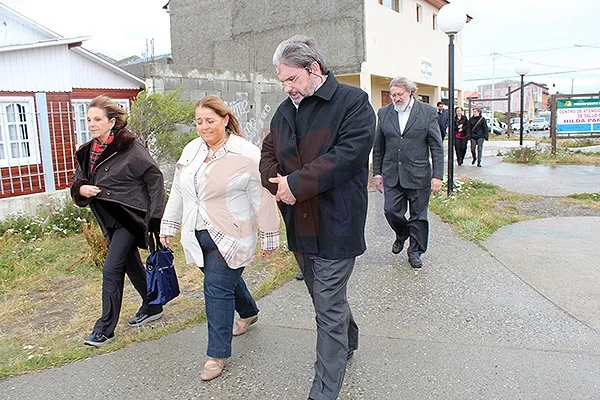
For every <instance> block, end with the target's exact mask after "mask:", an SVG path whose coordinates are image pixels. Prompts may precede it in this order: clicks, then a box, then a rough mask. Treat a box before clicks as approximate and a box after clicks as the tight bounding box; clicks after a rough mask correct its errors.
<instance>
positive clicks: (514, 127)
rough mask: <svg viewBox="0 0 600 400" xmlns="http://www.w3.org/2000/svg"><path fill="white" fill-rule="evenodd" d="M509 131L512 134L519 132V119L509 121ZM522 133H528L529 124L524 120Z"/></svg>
mask: <svg viewBox="0 0 600 400" xmlns="http://www.w3.org/2000/svg"><path fill="white" fill-rule="evenodd" d="M510 130H511V131H513V132H519V131H520V130H521V121H520V120H519V118H511V119H510ZM523 132H526V133H529V124H528V123H527V120H526V119H524V120H523Z"/></svg>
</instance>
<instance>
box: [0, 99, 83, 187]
mask: <svg viewBox="0 0 600 400" xmlns="http://www.w3.org/2000/svg"><path fill="white" fill-rule="evenodd" d="M44 99H45V98H44ZM36 108H37V109H36ZM44 134H45V135H46V136H44ZM48 139H49V140H48ZM75 143H76V140H75V125H74V116H73V107H72V105H71V103H70V102H69V101H47V102H45V101H44V102H42V103H41V104H40V102H39V101H38V100H37V97H36V101H35V102H34V98H33V97H3V98H1V99H0V198H6V197H14V196H20V195H24V194H31V193H40V192H44V191H47V189H48V188H52V190H55V189H64V188H66V187H68V186H69V183H70V179H71V177H72V175H73V171H74V169H75V157H74V153H75V150H76V144H75Z"/></svg>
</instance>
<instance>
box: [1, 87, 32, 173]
mask: <svg viewBox="0 0 600 400" xmlns="http://www.w3.org/2000/svg"><path fill="white" fill-rule="evenodd" d="M34 110H35V108H34V103H33V98H32V97H0V167H12V166H19V165H32V164H39V162H40V156H39V142H38V135H37V130H36V122H35V121H36V117H35V111H34Z"/></svg>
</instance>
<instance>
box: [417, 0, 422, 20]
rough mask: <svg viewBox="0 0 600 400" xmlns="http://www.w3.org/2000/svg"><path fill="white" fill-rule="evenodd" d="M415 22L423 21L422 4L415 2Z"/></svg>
mask: <svg viewBox="0 0 600 400" xmlns="http://www.w3.org/2000/svg"><path fill="white" fill-rule="evenodd" d="M417 22H423V6H422V5H420V4H417Z"/></svg>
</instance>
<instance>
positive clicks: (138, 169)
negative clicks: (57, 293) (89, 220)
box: [71, 129, 165, 249]
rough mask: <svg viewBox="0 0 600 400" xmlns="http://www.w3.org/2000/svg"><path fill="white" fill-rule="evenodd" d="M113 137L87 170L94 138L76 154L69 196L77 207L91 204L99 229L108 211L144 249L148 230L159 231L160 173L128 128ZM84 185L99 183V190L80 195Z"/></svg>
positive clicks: (162, 199)
mask: <svg viewBox="0 0 600 400" xmlns="http://www.w3.org/2000/svg"><path fill="white" fill-rule="evenodd" d="M114 135H115V137H114V140H113V141H112V143H110V144H109V145H108V146H107V147H106V149H105V150H104V151H103V152H102V154H101V155H100V157H99V158H98V160H97V161H96V164H95V168H94V171H93V172H92V173H90V151H91V148H92V142H93V140H90V141H89V142H87V143H85V144H83V145H82V146H81V147H80V148H79V149H78V150H77V152H76V153H75V157H76V158H77V162H78V163H79V166H78V167H77V169H76V170H75V175H74V177H73V184H72V185H71V197H72V198H73V201H74V203H75V204H76V205H78V206H79V207H85V206H87V205H89V206H90V208H91V210H92V212H93V213H94V215H95V216H96V219H97V220H98V223H99V225H100V228H101V229H102V232H103V233H104V235H105V236H106V235H107V233H106V227H105V226H104V225H103V224H102V220H103V219H102V217H101V215H102V214H103V213H108V215H110V216H111V217H112V218H114V219H115V220H116V221H117V222H118V223H119V224H121V225H122V226H123V227H124V228H125V229H127V230H128V231H129V232H130V233H131V234H132V235H133V236H134V237H135V238H136V244H137V246H138V247H140V248H144V249H145V248H147V233H148V232H160V220H161V218H162V214H163V211H164V208H165V190H164V180H163V174H162V172H161V171H160V169H159V168H158V166H157V165H156V162H155V161H154V159H153V158H152V156H151V155H150V153H149V152H148V150H147V149H146V148H145V147H144V145H142V143H141V142H140V141H139V140H137V139H136V137H135V136H134V135H133V134H132V133H131V132H130V131H129V130H127V129H121V130H120V131H119V132H117V133H115V134H114ZM83 185H94V186H98V187H99V188H100V189H101V190H102V191H101V192H100V193H99V194H98V195H97V196H93V197H89V198H88V197H84V196H81V195H80V194H79V189H80V188H81V186H83Z"/></svg>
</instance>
